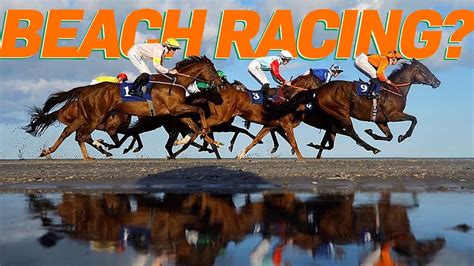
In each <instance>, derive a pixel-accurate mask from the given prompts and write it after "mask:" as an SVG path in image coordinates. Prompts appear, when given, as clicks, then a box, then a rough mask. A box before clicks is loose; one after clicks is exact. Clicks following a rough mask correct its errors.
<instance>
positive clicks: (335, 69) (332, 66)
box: [329, 64, 344, 72]
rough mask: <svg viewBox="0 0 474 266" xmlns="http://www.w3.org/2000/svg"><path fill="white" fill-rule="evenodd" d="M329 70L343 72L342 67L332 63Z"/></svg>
mask: <svg viewBox="0 0 474 266" xmlns="http://www.w3.org/2000/svg"><path fill="white" fill-rule="evenodd" d="M329 70H331V71H334V72H344V70H342V67H340V66H339V65H338V64H332V65H331V67H330V68H329Z"/></svg>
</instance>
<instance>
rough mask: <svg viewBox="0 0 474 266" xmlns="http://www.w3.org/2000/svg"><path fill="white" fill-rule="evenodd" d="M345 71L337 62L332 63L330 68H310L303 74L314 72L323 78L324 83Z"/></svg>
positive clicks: (320, 78)
mask: <svg viewBox="0 0 474 266" xmlns="http://www.w3.org/2000/svg"><path fill="white" fill-rule="evenodd" d="M342 72H344V70H342V68H341V67H340V66H339V65H337V64H332V65H331V67H330V68H329V69H315V68H310V69H309V70H308V71H306V72H305V73H304V74H303V75H308V74H309V73H311V74H313V75H314V76H315V77H316V78H318V79H319V80H321V81H322V82H323V83H328V82H329V81H331V79H332V78H335V77H337V76H339V74H341V73H342Z"/></svg>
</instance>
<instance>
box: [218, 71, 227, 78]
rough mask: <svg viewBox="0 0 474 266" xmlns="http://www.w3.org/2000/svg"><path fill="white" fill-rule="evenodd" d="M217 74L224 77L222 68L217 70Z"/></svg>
mask: <svg viewBox="0 0 474 266" xmlns="http://www.w3.org/2000/svg"><path fill="white" fill-rule="evenodd" d="M217 75H218V76H219V77H220V78H225V77H226V75H225V73H224V71H222V70H217Z"/></svg>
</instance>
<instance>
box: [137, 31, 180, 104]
mask: <svg viewBox="0 0 474 266" xmlns="http://www.w3.org/2000/svg"><path fill="white" fill-rule="evenodd" d="M178 49H181V47H180V45H179V42H178V41H177V40H176V39H175V38H168V39H166V41H165V42H164V43H142V44H135V45H134V46H132V47H131V48H130V50H128V58H129V59H130V61H131V62H132V64H133V65H134V66H135V67H136V68H137V69H138V71H140V76H138V78H137V79H136V80H135V82H134V83H133V85H132V88H131V89H130V92H129V93H130V94H131V95H141V91H139V90H138V88H140V87H141V86H143V85H145V84H146V83H147V82H148V78H149V75H151V71H150V69H149V68H148V66H147V65H146V63H145V61H144V59H148V60H151V61H152V63H153V66H154V67H155V69H156V72H158V73H159V74H167V73H169V74H173V75H175V74H176V73H178V71H176V69H171V70H170V69H168V68H166V67H164V66H163V61H164V59H165V56H167V55H170V56H171V57H173V55H174V54H175V52H176V50H178Z"/></svg>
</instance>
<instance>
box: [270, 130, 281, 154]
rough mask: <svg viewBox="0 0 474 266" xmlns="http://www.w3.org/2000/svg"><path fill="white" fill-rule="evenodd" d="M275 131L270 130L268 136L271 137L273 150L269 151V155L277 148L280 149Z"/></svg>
mask: <svg viewBox="0 0 474 266" xmlns="http://www.w3.org/2000/svg"><path fill="white" fill-rule="evenodd" d="M275 131H276V129H272V130H271V131H270V135H271V136H272V140H273V148H272V150H271V151H270V153H271V154H273V153H275V152H276V151H277V150H278V147H280V144H279V143H278V139H277V137H276V135H275Z"/></svg>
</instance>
